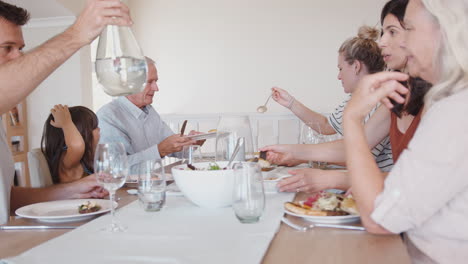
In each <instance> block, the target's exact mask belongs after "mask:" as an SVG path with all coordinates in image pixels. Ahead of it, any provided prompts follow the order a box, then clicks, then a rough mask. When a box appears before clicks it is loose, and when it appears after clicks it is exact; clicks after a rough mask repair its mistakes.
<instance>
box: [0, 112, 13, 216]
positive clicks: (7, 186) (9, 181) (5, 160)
mask: <svg viewBox="0 0 468 264" xmlns="http://www.w3.org/2000/svg"><path fill="white" fill-rule="evenodd" d="M14 175H15V165H14V162H13V156H12V155H11V151H10V148H9V147H8V143H7V138H6V132H5V129H4V127H3V122H1V118H0V224H2V225H3V224H6V222H7V221H8V216H9V212H10V192H11V186H12V185H13V179H14Z"/></svg>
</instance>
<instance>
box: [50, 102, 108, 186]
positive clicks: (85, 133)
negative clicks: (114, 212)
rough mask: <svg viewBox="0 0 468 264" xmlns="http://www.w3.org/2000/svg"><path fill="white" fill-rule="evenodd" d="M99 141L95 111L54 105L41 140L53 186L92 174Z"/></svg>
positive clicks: (82, 107) (81, 107)
mask: <svg viewBox="0 0 468 264" xmlns="http://www.w3.org/2000/svg"><path fill="white" fill-rule="evenodd" d="M97 142H99V127H98V119H97V116H96V114H94V112H93V111H91V110H90V109H88V108H86V107H84V106H74V107H70V108H68V107H67V106H66V105H65V106H62V105H56V106H54V108H52V109H51V114H50V115H49V117H48V118H47V120H46V122H45V124H44V132H43V134H42V140H41V149H42V152H43V153H44V155H45V157H46V159H47V163H48V164H49V168H50V171H51V174H52V179H53V181H54V183H65V182H72V181H76V180H78V179H81V178H82V177H84V176H87V175H90V174H93V159H94V151H95V149H96V145H97Z"/></svg>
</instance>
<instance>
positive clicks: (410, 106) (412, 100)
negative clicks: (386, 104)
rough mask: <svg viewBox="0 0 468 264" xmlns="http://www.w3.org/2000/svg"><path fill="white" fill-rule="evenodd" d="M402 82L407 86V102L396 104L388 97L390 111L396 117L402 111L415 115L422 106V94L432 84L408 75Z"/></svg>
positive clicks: (399, 115) (424, 94)
mask: <svg viewBox="0 0 468 264" xmlns="http://www.w3.org/2000/svg"><path fill="white" fill-rule="evenodd" d="M402 84H403V85H404V86H406V87H408V88H409V99H408V102H405V103H403V104H398V103H397V102H395V101H393V100H392V99H390V101H391V102H392V104H393V108H392V112H393V113H395V114H396V115H397V116H398V117H401V114H402V113H403V112H405V113H407V114H410V115H413V116H416V115H417V114H418V113H419V111H421V109H422V108H423V107H424V96H426V93H427V92H428V91H429V90H430V89H431V87H432V84H430V83H428V82H426V81H425V80H423V79H421V78H419V77H417V78H413V77H410V78H409V79H408V81H407V82H402Z"/></svg>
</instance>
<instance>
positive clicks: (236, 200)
mask: <svg viewBox="0 0 468 264" xmlns="http://www.w3.org/2000/svg"><path fill="white" fill-rule="evenodd" d="M232 208H233V210H234V213H235V215H236V217H237V219H239V221H240V222H241V223H256V222H258V221H259V220H260V217H261V216H262V214H263V211H264V210H265V191H264V188H263V177H262V173H261V169H260V166H259V165H258V164H257V163H253V162H242V163H240V162H239V163H236V164H235V165H234V191H233V204H232Z"/></svg>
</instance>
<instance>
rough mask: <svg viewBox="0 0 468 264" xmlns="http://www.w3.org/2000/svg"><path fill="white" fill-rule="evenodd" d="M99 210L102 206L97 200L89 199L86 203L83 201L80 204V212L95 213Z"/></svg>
mask: <svg viewBox="0 0 468 264" xmlns="http://www.w3.org/2000/svg"><path fill="white" fill-rule="evenodd" d="M99 210H101V206H100V205H99V204H97V203H96V202H90V201H87V202H86V203H83V204H81V205H80V206H78V212H79V213H80V214H88V213H93V212H97V211H99Z"/></svg>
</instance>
